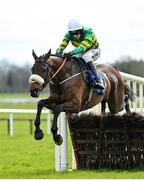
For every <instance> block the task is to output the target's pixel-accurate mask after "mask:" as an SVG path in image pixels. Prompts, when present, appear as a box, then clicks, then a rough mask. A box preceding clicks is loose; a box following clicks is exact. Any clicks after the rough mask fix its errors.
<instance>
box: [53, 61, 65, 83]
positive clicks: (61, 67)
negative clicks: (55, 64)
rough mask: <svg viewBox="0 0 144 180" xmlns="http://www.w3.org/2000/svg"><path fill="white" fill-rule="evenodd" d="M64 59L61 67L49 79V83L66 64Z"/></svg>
mask: <svg viewBox="0 0 144 180" xmlns="http://www.w3.org/2000/svg"><path fill="white" fill-rule="evenodd" d="M66 60H67V59H66V58H65V59H64V61H63V63H62V64H61V66H60V67H59V69H58V70H57V71H56V72H55V73H54V75H53V76H52V77H51V78H50V81H51V80H52V79H53V78H54V77H55V76H56V75H57V74H58V73H59V71H60V70H61V69H62V68H63V66H64V65H65V63H66Z"/></svg>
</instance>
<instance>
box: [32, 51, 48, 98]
mask: <svg viewBox="0 0 144 180" xmlns="http://www.w3.org/2000/svg"><path fill="white" fill-rule="evenodd" d="M32 55H33V57H34V60H35V62H34V64H33V67H32V68H31V71H32V75H31V76H30V78H29V83H30V85H31V87H30V92H31V96H32V97H38V96H39V93H40V91H42V90H43V88H44V87H45V86H46V84H47V83H48V75H49V64H48V63H47V60H48V59H49V57H50V55H51V50H49V52H48V53H47V54H44V55H42V56H39V57H38V56H37V55H36V53H35V52H34V50H33V51H32Z"/></svg>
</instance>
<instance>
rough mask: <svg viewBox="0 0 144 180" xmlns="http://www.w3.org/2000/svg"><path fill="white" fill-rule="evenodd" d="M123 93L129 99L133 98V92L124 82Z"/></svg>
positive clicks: (132, 99)
mask: <svg viewBox="0 0 144 180" xmlns="http://www.w3.org/2000/svg"><path fill="white" fill-rule="evenodd" d="M124 94H125V95H126V96H127V98H128V99H129V100H131V101H134V100H135V93H134V92H133V91H132V90H131V89H130V87H129V86H128V84H127V83H126V82H125V83H124Z"/></svg>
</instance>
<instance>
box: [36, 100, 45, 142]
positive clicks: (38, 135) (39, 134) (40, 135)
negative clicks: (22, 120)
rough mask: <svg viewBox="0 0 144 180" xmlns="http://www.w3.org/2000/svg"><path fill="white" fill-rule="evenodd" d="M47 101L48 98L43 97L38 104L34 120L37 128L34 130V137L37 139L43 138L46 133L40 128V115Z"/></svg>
mask: <svg viewBox="0 0 144 180" xmlns="http://www.w3.org/2000/svg"><path fill="white" fill-rule="evenodd" d="M46 102H47V99H42V100H40V101H39V102H38V104H37V114H36V119H35V121H34V124H35V128H36V129H35V132H34V138H35V139H36V140H41V139H42V138H43V137H44V133H43V131H42V130H41V129H40V116H41V111H42V109H43V107H44V106H45V104H46Z"/></svg>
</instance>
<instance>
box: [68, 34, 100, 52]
mask: <svg viewBox="0 0 144 180" xmlns="http://www.w3.org/2000/svg"><path fill="white" fill-rule="evenodd" d="M91 47H93V48H97V47H98V42H97V38H96V36H95V35H94V34H93V33H89V34H86V35H85V38H84V40H83V41H82V42H81V44H80V45H79V46H78V47H76V48H75V49H74V50H73V51H72V52H73V54H74V55H76V54H80V53H84V52H85V51H86V50H88V49H89V48H91Z"/></svg>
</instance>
